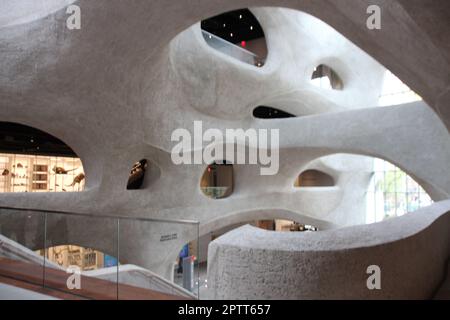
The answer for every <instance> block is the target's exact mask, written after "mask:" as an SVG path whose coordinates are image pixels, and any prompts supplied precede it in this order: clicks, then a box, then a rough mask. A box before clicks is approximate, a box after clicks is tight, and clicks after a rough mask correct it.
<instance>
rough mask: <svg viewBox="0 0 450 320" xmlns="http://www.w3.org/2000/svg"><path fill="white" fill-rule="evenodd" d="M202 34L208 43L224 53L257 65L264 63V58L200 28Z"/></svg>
mask: <svg viewBox="0 0 450 320" xmlns="http://www.w3.org/2000/svg"><path fill="white" fill-rule="evenodd" d="M202 35H203V38H204V39H205V41H206V43H207V44H208V45H210V46H211V47H212V48H214V49H216V50H218V51H220V52H222V53H224V54H226V55H229V56H231V57H233V58H235V59H238V60H240V61H242V62H246V63H248V64H252V65H254V66H257V67H262V66H263V65H264V59H262V58H259V57H258V56H256V55H255V54H254V53H252V52H250V51H248V50H245V49H244V48H241V47H239V46H237V45H235V44H233V43H231V42H228V41H226V40H224V39H222V38H219V37H217V36H216V35H214V34H212V33H209V32H208V31H205V30H202Z"/></svg>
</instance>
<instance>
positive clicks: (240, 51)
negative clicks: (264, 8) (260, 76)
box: [201, 9, 267, 67]
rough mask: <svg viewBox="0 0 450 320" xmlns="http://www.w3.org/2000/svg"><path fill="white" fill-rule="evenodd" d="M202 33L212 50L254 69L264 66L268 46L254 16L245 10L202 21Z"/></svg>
mask: <svg viewBox="0 0 450 320" xmlns="http://www.w3.org/2000/svg"><path fill="white" fill-rule="evenodd" d="M201 28H202V34H203V38H204V39H205V41H206V43H207V44H208V45H209V46H211V47H212V48H214V49H216V50H218V51H220V52H222V53H224V54H227V55H229V56H231V57H233V58H235V59H238V60H240V61H242V62H246V63H248V64H252V65H254V66H257V67H262V66H263V65H264V62H265V59H266V57H267V45H266V39H265V36H264V31H263V30H262V28H261V26H260V24H259V22H258V20H257V19H256V17H255V16H254V15H253V14H252V13H251V12H250V10H248V9H241V10H235V11H230V12H226V13H222V14H220V15H217V16H214V17H212V18H209V19H206V20H203V21H202V22H201Z"/></svg>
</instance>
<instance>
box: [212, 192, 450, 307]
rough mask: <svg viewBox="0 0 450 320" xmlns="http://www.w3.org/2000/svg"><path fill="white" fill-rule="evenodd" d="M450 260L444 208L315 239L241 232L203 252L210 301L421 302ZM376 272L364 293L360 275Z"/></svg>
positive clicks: (448, 206) (449, 212)
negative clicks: (377, 282) (373, 286)
mask: <svg viewBox="0 0 450 320" xmlns="http://www.w3.org/2000/svg"><path fill="white" fill-rule="evenodd" d="M449 255H450V200H447V201H442V202H438V203H435V204H433V205H432V206H429V207H426V208H423V209H421V210H418V211H416V212H414V213H409V214H406V215H404V216H402V217H398V218H393V219H390V220H387V221H383V222H380V223H375V224H370V225H362V226H353V227H347V228H341V229H335V230H327V231H322V232H303V233H298V232H275V231H265V230H262V229H258V228H255V227H251V226H249V225H247V226H243V227H241V228H239V229H235V230H233V231H230V232H229V233H226V234H225V235H223V236H221V237H219V238H218V239H216V240H214V241H213V242H211V243H210V245H209V253H208V291H209V292H210V297H211V298H214V299H427V298H431V297H433V295H434V293H435V292H436V290H437V289H438V287H439V284H440V283H441V282H442V281H443V279H444V275H445V273H446V262H447V259H448V258H449ZM370 265H378V266H379V267H380V269H381V289H380V290H369V289H368V288H367V285H366V281H367V279H368V277H369V274H367V273H366V271H367V267H368V266H370Z"/></svg>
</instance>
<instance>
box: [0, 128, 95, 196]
mask: <svg viewBox="0 0 450 320" xmlns="http://www.w3.org/2000/svg"><path fill="white" fill-rule="evenodd" d="M0 174H1V175H0V193H1V192H66V191H67V192H70V191H82V190H83V189H84V186H85V182H86V181H85V174H84V169H83V165H82V163H81V160H80V159H79V158H78V157H77V155H76V154H75V152H74V151H73V150H72V149H71V148H70V147H69V146H67V145H66V144H65V143H64V142H62V141H61V140H59V139H58V138H55V137H54V136H52V135H50V134H48V133H46V132H43V131H41V130H38V129H35V128H32V127H29V126H25V125H21V124H17V123H11V122H0Z"/></svg>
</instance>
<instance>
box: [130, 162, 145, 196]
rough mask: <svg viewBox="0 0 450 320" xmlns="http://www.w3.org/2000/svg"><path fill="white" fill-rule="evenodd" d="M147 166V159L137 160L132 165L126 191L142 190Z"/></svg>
mask: <svg viewBox="0 0 450 320" xmlns="http://www.w3.org/2000/svg"><path fill="white" fill-rule="evenodd" d="M148 165H149V163H148V162H147V159H142V160H139V161H138V162H136V163H135V164H133V167H132V168H131V172H130V176H129V177H128V183H127V190H137V189H141V188H142V185H143V183H144V179H145V172H146V170H147V167H148Z"/></svg>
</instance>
